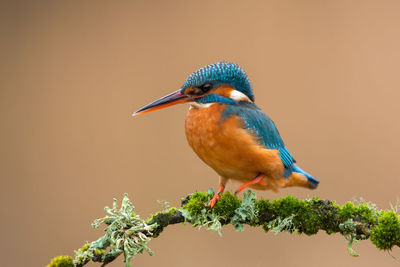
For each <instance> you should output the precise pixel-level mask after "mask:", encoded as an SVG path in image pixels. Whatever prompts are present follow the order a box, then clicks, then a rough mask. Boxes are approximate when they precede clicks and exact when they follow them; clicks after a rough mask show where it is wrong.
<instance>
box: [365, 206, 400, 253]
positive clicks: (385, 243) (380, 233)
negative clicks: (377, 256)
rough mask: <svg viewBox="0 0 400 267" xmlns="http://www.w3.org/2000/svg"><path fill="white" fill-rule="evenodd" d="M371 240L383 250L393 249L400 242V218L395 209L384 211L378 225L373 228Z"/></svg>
mask: <svg viewBox="0 0 400 267" xmlns="http://www.w3.org/2000/svg"><path fill="white" fill-rule="evenodd" d="M371 241H372V243H373V244H374V245H375V246H376V247H377V248H378V249H382V250H391V249H392V247H393V246H394V245H399V244H400V219H399V217H398V215H397V214H396V213H394V212H393V211H382V212H381V213H380V216H379V220H378V225H377V226H376V227H375V228H374V229H373V230H372V233H371Z"/></svg>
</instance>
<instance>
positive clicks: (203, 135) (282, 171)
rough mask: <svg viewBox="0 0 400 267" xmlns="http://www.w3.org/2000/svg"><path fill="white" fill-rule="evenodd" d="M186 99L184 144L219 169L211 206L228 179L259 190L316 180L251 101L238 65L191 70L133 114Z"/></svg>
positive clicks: (314, 184)
mask: <svg viewBox="0 0 400 267" xmlns="http://www.w3.org/2000/svg"><path fill="white" fill-rule="evenodd" d="M186 102H188V103H190V108H189V111H188V113H187V115H186V122H185V130H186V138H187V141H188V143H189V145H190V146H191V147H192V149H193V150H194V151H195V152H196V154H197V155H198V156H199V157H200V158H201V159H202V160H203V161H204V162H205V163H206V164H208V165H209V166H210V167H211V168H213V169H214V170H215V171H216V172H217V173H218V174H219V189H218V192H217V193H216V194H215V195H214V197H213V198H212V200H211V201H210V203H209V206H211V207H213V206H214V205H215V203H216V202H217V200H218V199H219V198H220V195H221V193H222V192H223V191H224V190H225V185H226V183H227V182H228V180H230V179H233V180H237V181H240V182H242V185H241V186H240V187H239V188H238V189H237V190H236V192H235V193H239V192H240V191H242V190H243V189H245V188H246V187H252V188H255V189H260V190H267V189H270V190H272V191H275V192H276V191H277V190H278V188H283V187H291V186H302V187H306V188H310V189H314V188H316V187H317V186H318V183H319V181H318V180H317V179H315V178H314V177H312V176H311V175H310V174H308V173H306V172H305V171H303V170H302V169H300V168H299V167H298V166H297V165H296V164H295V162H296V161H295V160H294V158H293V157H292V155H291V154H290V152H289V151H288V150H287V148H286V147H285V144H284V143H283V141H282V138H281V136H280V135H279V132H278V129H277V128H276V126H275V124H274V122H273V121H272V120H271V119H270V118H269V117H268V116H267V115H266V114H265V113H264V112H263V111H262V110H261V109H260V108H259V107H258V106H256V104H254V95H253V90H252V86H251V84H250V81H249V79H248V78H247V75H246V73H245V72H244V71H243V70H242V68H240V67H239V66H238V65H236V64H233V63H227V62H218V63H216V64H212V65H208V66H205V67H202V68H200V69H199V70H197V71H195V72H194V73H192V74H191V75H190V76H189V77H188V78H187V79H186V81H185V82H184V84H183V85H182V87H181V88H180V89H179V90H177V91H175V92H173V93H171V94H169V95H167V96H164V97H162V98H160V99H158V100H156V101H154V102H152V103H150V104H148V105H146V106H144V107H142V108H141V109H139V110H138V111H136V112H135V113H134V114H133V116H136V115H139V114H142V113H147V112H150V111H154V110H157V109H162V108H165V107H168V106H172V105H175V104H179V103H186Z"/></svg>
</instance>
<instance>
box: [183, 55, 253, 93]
mask: <svg viewBox="0 0 400 267" xmlns="http://www.w3.org/2000/svg"><path fill="white" fill-rule="evenodd" d="M206 82H212V83H214V85H216V84H222V83H228V84H231V85H233V86H234V87H235V88H236V90H238V91H240V92H242V93H243V94H245V95H246V96H247V97H248V98H250V99H251V101H254V95H253V90H252V88H251V84H250V81H249V79H248V78H247V75H246V73H245V72H244V70H243V69H242V68H241V67H239V65H236V64H234V63H228V62H218V63H215V64H211V65H208V66H205V67H202V68H200V69H198V70H197V71H195V72H193V73H192V74H191V75H190V76H189V77H188V78H187V79H186V81H185V82H184V84H183V85H182V90H184V89H186V88H189V87H198V86H201V85H202V84H204V83H206Z"/></svg>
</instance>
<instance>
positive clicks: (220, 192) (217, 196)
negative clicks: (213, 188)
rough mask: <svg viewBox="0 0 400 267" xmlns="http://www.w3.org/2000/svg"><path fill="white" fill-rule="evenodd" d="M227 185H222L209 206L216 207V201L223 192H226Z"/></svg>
mask: <svg viewBox="0 0 400 267" xmlns="http://www.w3.org/2000/svg"><path fill="white" fill-rule="evenodd" d="M224 190H225V186H222V185H220V186H219V189H218V192H217V193H216V194H215V195H214V197H213V198H212V199H211V200H210V203H208V206H209V207H210V208H214V205H215V203H217V201H218V200H219V199H220V198H221V194H222V193H223V192H224Z"/></svg>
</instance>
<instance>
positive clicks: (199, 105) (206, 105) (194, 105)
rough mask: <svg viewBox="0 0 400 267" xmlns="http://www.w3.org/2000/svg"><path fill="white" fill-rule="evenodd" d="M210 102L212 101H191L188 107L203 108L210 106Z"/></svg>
mask: <svg viewBox="0 0 400 267" xmlns="http://www.w3.org/2000/svg"><path fill="white" fill-rule="evenodd" d="M212 104H214V103H205V104H203V103H196V102H192V103H190V108H197V109H203V108H208V107H210V106H211V105H212Z"/></svg>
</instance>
